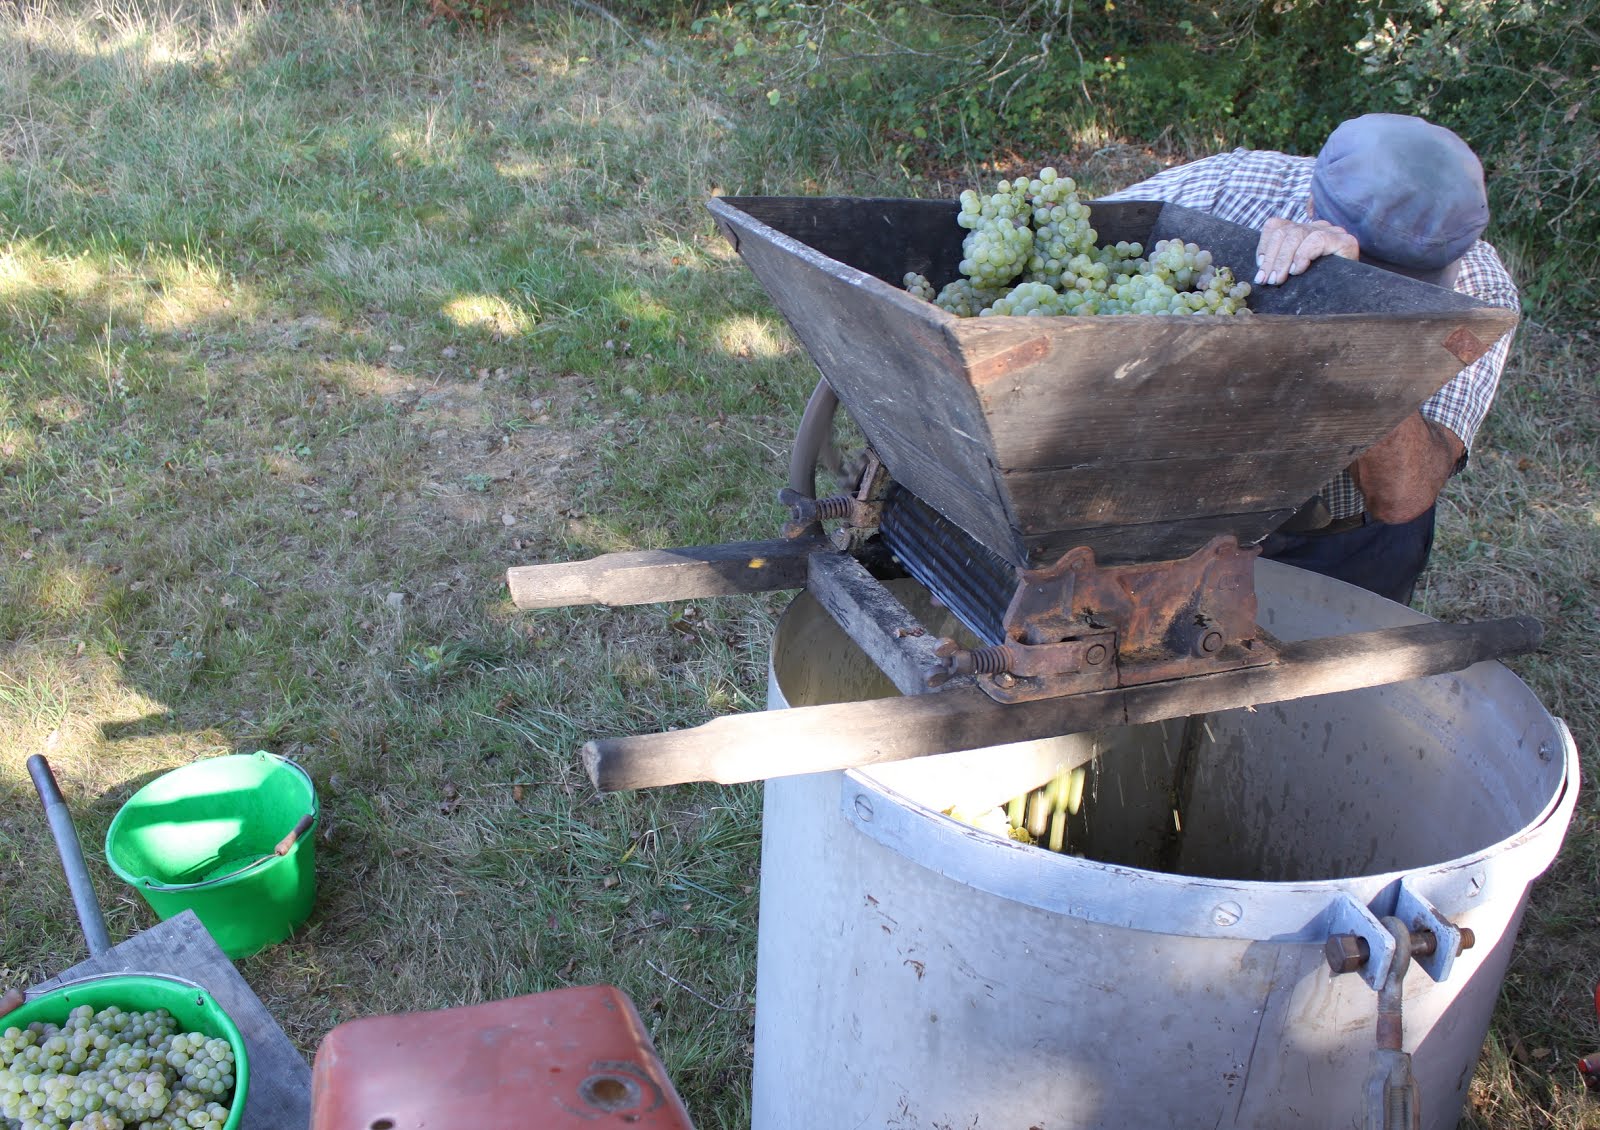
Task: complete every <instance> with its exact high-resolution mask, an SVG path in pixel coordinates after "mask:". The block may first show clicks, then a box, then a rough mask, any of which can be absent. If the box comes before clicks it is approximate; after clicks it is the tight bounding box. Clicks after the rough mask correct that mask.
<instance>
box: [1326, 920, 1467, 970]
mask: <svg viewBox="0 0 1600 1130" xmlns="http://www.w3.org/2000/svg"><path fill="white" fill-rule="evenodd" d="M1410 938H1411V956H1412V957H1431V956H1433V953H1434V951H1435V950H1437V949H1438V948H1439V938H1438V935H1436V934H1435V933H1434V932H1433V931H1432V930H1412V931H1410ZM1477 941H1478V939H1477V938H1476V937H1474V936H1473V933H1472V931H1471V930H1470V929H1468V928H1467V927H1465V926H1463V927H1462V928H1461V949H1463V950H1469V949H1471V948H1472V947H1473V946H1474V945H1476V944H1477ZM1322 953H1323V956H1325V957H1326V958H1327V959H1328V968H1329V969H1331V970H1332V971H1333V972H1335V973H1354V972H1355V971H1356V970H1358V969H1360V968H1361V967H1362V966H1363V965H1365V964H1366V963H1367V961H1368V959H1369V958H1371V957H1372V947H1371V946H1369V945H1367V939H1365V938H1363V937H1361V935H1359V934H1334V935H1332V936H1331V937H1329V938H1328V941H1327V944H1326V945H1324V946H1323V947H1322Z"/></svg>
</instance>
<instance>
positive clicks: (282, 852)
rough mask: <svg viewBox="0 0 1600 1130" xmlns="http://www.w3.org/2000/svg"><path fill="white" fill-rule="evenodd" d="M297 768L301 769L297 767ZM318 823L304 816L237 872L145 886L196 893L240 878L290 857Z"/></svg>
mask: <svg viewBox="0 0 1600 1130" xmlns="http://www.w3.org/2000/svg"><path fill="white" fill-rule="evenodd" d="M296 768H299V767H298V766H296ZM316 822H317V814H316V813H315V812H308V813H306V814H305V815H304V816H302V817H300V819H299V820H297V821H295V825H294V827H293V828H292V829H291V830H290V832H289V834H288V835H286V836H284V837H283V839H281V840H279V841H278V843H277V846H276V847H274V848H273V849H272V850H271V851H270V852H268V853H267V854H266V855H263V856H262V857H261V858H260V859H255V860H251V861H250V862H249V863H246V864H245V865H244V866H243V867H240V868H239V869H238V870H236V871H230V872H228V873H227V874H226V875H217V876H215V877H213V878H210V879H204V880H201V881H200V882H198V883H158V882H156V881H155V880H154V879H146V880H145V881H144V885H145V886H146V887H148V888H149V889H150V890H152V891H194V890H199V889H200V888H201V887H210V886H214V885H216V884H217V883H221V882H224V881H226V880H228V879H235V878H238V877H239V876H240V875H243V874H244V873H245V872H246V871H250V870H253V869H254V868H257V867H260V866H261V865H262V864H263V863H269V862H271V861H272V860H274V859H282V858H283V857H284V856H286V855H288V854H289V849H290V848H292V847H294V845H295V842H296V841H297V840H299V839H300V837H301V836H303V835H305V834H306V833H307V832H309V831H310V830H311V826H312V825H313V824H315V823H316Z"/></svg>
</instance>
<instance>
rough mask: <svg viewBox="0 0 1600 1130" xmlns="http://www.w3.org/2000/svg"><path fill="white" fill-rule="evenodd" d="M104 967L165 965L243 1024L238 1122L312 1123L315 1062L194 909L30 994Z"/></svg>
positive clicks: (270, 1125)
mask: <svg viewBox="0 0 1600 1130" xmlns="http://www.w3.org/2000/svg"><path fill="white" fill-rule="evenodd" d="M102 973H166V974H170V975H171V976H174V977H182V978H183V979H184V980H186V981H193V982H194V983H195V984H197V985H200V986H201V987H203V988H204V989H205V990H206V991H207V992H209V993H210V994H211V995H212V996H213V997H215V998H216V999H217V1003H218V1004H219V1005H221V1006H222V1010H223V1011H224V1012H226V1013H227V1014H228V1016H229V1017H230V1018H231V1019H232V1020H233V1022H234V1023H235V1024H236V1025H238V1027H239V1034H240V1035H241V1036H243V1037H244V1046H245V1053H246V1054H247V1055H248V1056H249V1057H250V1084H249V1088H248V1090H247V1092H246V1094H245V1108H244V1117H243V1119H242V1120H241V1121H240V1124H239V1127H240V1130H304V1128H306V1127H309V1126H310V1124H311V1067H310V1065H309V1064H307V1063H306V1061H305V1057H303V1056H302V1055H301V1054H300V1052H299V1051H298V1050H297V1049H296V1048H295V1046H294V1044H292V1043H290V1041H289V1037H288V1036H286V1035H284V1032H283V1029H282V1028H280V1027H279V1026H278V1023H277V1021H275V1020H273V1019H272V1015H271V1014H270V1013H269V1012H267V1009H266V1006H265V1005H263V1004H262V1003H261V998H259V997H257V996H256V994H255V993H254V991H252V990H251V988H250V986H249V985H248V984H247V983H246V982H245V979H244V978H243V977H241V976H239V972H238V970H236V969H235V968H234V967H233V963H232V962H231V961H229V960H228V959H227V957H226V956H225V955H224V954H223V952H222V950H221V949H219V948H218V947H217V943H216V942H215V941H213V940H212V938H211V935H210V934H208V933H207V932H206V928H205V927H204V926H202V925H201V924H200V919H199V918H197V917H195V914H194V911H192V910H186V911H184V912H183V913H182V914H179V915H177V916H176V917H174V918H169V919H167V921H165V922H162V923H160V924H158V925H156V926H152V927H151V928H150V929H148V930H145V931H142V932H140V933H138V934H135V935H134V936H133V937H131V938H129V939H128V940H127V941H125V942H122V943H121V944H119V945H115V946H112V947H111V948H110V949H109V950H107V951H106V952H105V953H102V954H100V955H99V956H98V957H91V958H90V959H89V960H88V961H84V962H80V963H79V964H77V965H74V966H73V967H72V968H71V969H68V970H67V971H66V972H64V973H62V974H61V975H60V976H58V977H53V978H51V979H50V980H48V981H46V982H44V983H43V984H41V985H38V986H35V988H34V989H33V990H31V991H30V995H33V994H36V993H39V992H45V991H48V990H50V989H56V988H60V987H61V986H62V985H65V984H67V983H69V982H71V981H78V980H82V979H83V978H85V977H93V976H96V975H98V974H102Z"/></svg>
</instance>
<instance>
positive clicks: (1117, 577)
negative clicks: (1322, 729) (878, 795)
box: [930, 536, 1277, 702]
mask: <svg viewBox="0 0 1600 1130" xmlns="http://www.w3.org/2000/svg"><path fill="white" fill-rule="evenodd" d="M1260 552H1261V551H1260V549H1258V548H1256V547H1254V546H1251V547H1248V548H1241V547H1240V545H1239V543H1238V541H1237V540H1235V539H1234V538H1232V537H1229V536H1223V537H1217V538H1213V539H1212V540H1211V541H1210V542H1209V543H1207V544H1206V545H1205V546H1203V547H1202V548H1200V549H1199V550H1197V551H1196V552H1195V553H1192V554H1190V555H1189V556H1188V557H1185V558H1181V559H1178V560H1174V561H1157V562H1148V563H1140V564H1133V565H1111V566H1100V565H1098V564H1096V562H1095V557H1094V552H1093V551H1092V550H1090V549H1088V548H1087V547H1085V546H1079V547H1077V548H1076V549H1071V550H1068V551H1067V552H1066V553H1065V554H1063V555H1062V557H1061V558H1060V560H1058V561H1057V562H1056V563H1055V564H1053V565H1050V566H1047V567H1045V568H1042V569H1019V570H1018V571H1017V588H1016V591H1015V593H1014V594H1013V595H1012V598H1011V603H1010V605H1009V606H1008V607H1007V609H1006V614H1005V622H1004V629H1005V634H1006V642H1005V643H1003V644H1000V645H998V646H997V647H992V648H982V649H976V650H974V651H972V652H964V651H961V650H960V649H958V648H956V647H955V646H954V645H953V644H951V645H949V646H948V647H947V648H946V649H945V650H944V652H943V656H944V664H945V665H944V666H943V667H941V668H939V669H937V670H936V671H934V672H933V673H932V675H931V676H930V685H934V686H937V685H938V682H941V681H943V680H944V679H946V678H949V677H951V676H953V675H956V674H968V673H971V674H977V675H979V676H987V677H980V679H979V680H978V683H979V685H980V686H981V687H983V689H984V691H985V692H986V693H987V694H988V695H989V696H990V697H991V698H994V699H996V700H998V701H1001V702H1026V701H1031V700H1033V699H1039V698H1051V697H1054V696H1056V695H1061V694H1072V693H1079V692H1082V691H1087V690H1103V689H1106V688H1108V687H1118V686H1121V687H1130V686H1138V685H1141V684H1145V683H1155V682H1164V681H1167V680H1170V679H1182V678H1187V677H1189V676H1192V675H1202V674H1208V673H1211V672H1214V671H1227V670H1233V669H1235V668H1240V667H1259V666H1264V665H1266V664H1269V663H1274V662H1276V661H1277V652H1276V650H1275V649H1274V648H1273V646H1272V644H1271V642H1270V641H1269V638H1268V637H1267V635H1266V633H1264V632H1263V631H1262V630H1261V629H1260V628H1259V627H1258V626H1257V625H1256V595H1255V574H1254V570H1255V559H1256V557H1257V556H1259V555H1260ZM1098 648H1104V649H1106V650H1105V651H1098V650H1097V649H1098ZM1002 675H1008V676H1010V678H1009V679H1004V678H1001V676H1002Z"/></svg>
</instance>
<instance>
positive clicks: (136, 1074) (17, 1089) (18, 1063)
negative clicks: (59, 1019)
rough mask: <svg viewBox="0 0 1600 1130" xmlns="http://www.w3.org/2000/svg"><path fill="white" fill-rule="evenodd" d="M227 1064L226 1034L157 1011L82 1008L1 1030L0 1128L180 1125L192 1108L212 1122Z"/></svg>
mask: <svg viewBox="0 0 1600 1130" xmlns="http://www.w3.org/2000/svg"><path fill="white" fill-rule="evenodd" d="M233 1067H234V1060H233V1050H232V1048H231V1047H230V1046H229V1045H228V1042H227V1041H226V1040H222V1039H219V1038H216V1037H205V1036H200V1035H195V1034H185V1033H181V1032H179V1031H178V1024H177V1021H176V1020H175V1019H174V1018H173V1017H172V1016H171V1014H169V1013H168V1012H166V1011H165V1010H164V1009H157V1010H155V1011H154V1012H127V1011H124V1010H122V1009H118V1008H106V1009H103V1010H101V1011H100V1012H98V1013H96V1012H94V1010H93V1009H91V1008H89V1007H88V1006H86V1005H80V1006H79V1007H77V1008H75V1009H73V1010H72V1012H71V1013H69V1014H68V1016H67V1018H66V1019H65V1021H64V1022H63V1023H62V1024H61V1025H60V1026H56V1025H54V1024H44V1023H39V1022H36V1023H34V1024H30V1025H28V1027H27V1028H26V1029H19V1028H15V1027H12V1028H7V1029H5V1030H4V1032H0V1130H22V1128H36V1130H180V1128H182V1127H184V1126H187V1125H190V1118H189V1116H190V1115H191V1114H194V1113H200V1114H201V1115H202V1116H203V1117H202V1119H201V1120H200V1121H199V1122H198V1125H203V1126H207V1127H220V1126H222V1125H223V1124H224V1123H225V1122H226V1121H227V1118H228V1106H227V1105H224V1104H225V1103H228V1102H231V1100H232V1097H233V1088H234V1084H235V1078H234V1072H233ZM217 1100H222V1101H220V1102H219V1101H217Z"/></svg>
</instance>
